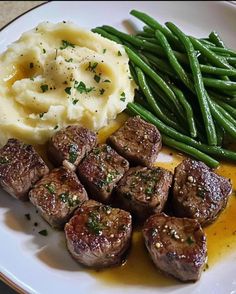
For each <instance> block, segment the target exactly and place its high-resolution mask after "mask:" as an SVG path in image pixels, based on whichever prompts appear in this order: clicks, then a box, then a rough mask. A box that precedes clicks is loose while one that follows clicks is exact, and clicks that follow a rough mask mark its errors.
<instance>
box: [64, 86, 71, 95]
mask: <svg viewBox="0 0 236 294" xmlns="http://www.w3.org/2000/svg"><path fill="white" fill-rule="evenodd" d="M65 92H66V94H68V95H71V87H67V88H65Z"/></svg>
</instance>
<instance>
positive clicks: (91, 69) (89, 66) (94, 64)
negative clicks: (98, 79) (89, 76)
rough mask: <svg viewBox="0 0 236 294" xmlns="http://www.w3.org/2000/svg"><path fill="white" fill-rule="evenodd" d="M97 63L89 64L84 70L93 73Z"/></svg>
mask: <svg viewBox="0 0 236 294" xmlns="http://www.w3.org/2000/svg"><path fill="white" fill-rule="evenodd" d="M97 65H98V63H97V62H89V65H88V67H87V68H86V70H89V71H91V72H95V68H96V67H97Z"/></svg>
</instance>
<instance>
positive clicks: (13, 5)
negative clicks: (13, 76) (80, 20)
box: [0, 1, 45, 294]
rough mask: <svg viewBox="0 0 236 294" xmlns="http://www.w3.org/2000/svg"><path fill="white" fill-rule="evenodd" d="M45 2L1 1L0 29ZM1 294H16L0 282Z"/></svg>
mask: <svg viewBox="0 0 236 294" xmlns="http://www.w3.org/2000/svg"><path fill="white" fill-rule="evenodd" d="M43 2H45V1H1V9H0V28H2V27H3V26H4V25H6V24H7V23H9V22H10V21H11V20H13V19H14V18H15V17H17V16H18V15H20V14H22V13H24V12H25V11H28V10H29V9H31V8H33V7H35V6H38V5H39V4H41V3H43ZM0 293H1V294H16V292H15V291H14V290H12V289H11V288H10V287H9V286H7V285H5V284H4V283H3V282H1V281H0Z"/></svg>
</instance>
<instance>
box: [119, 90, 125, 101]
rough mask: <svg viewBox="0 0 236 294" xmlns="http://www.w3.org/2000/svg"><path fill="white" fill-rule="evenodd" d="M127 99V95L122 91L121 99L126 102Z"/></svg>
mask: <svg viewBox="0 0 236 294" xmlns="http://www.w3.org/2000/svg"><path fill="white" fill-rule="evenodd" d="M125 99H126V97H125V92H122V93H121V94H120V100H121V101H123V102H125Z"/></svg>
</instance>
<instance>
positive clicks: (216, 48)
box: [206, 45, 236, 57]
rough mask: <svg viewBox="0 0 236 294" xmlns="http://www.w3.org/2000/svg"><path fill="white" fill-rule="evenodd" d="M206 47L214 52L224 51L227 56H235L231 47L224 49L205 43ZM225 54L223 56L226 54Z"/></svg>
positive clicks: (235, 53)
mask: <svg viewBox="0 0 236 294" xmlns="http://www.w3.org/2000/svg"><path fill="white" fill-rule="evenodd" d="M206 46H207V47H208V49H210V50H211V51H213V52H215V53H224V54H227V55H228V56H229V57H230V56H231V57H236V52H235V51H234V50H231V49H226V48H219V47H214V46H209V45H206ZM227 55H225V56H227Z"/></svg>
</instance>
